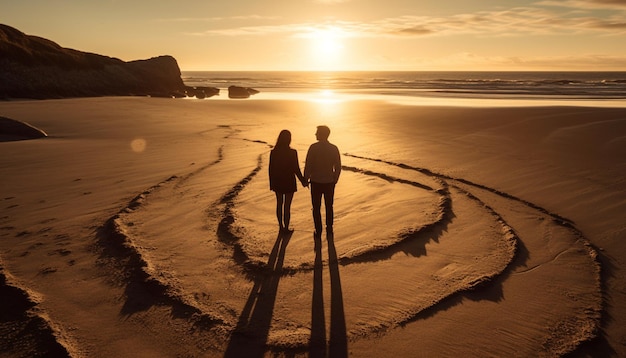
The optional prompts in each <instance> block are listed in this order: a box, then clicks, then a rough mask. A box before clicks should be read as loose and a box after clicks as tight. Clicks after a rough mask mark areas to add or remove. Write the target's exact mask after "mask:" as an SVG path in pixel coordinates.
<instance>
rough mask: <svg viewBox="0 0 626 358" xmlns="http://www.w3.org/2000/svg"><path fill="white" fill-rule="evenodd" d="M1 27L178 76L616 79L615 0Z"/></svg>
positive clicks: (52, 8) (39, 20)
mask: <svg viewBox="0 0 626 358" xmlns="http://www.w3.org/2000/svg"><path fill="white" fill-rule="evenodd" d="M0 23H2V24H5V25H9V26H12V27H15V28H17V29H18V30H20V31H22V32H24V33H26V34H29V35H35V36H40V37H44V38H47V39H49V40H52V41H54V42H56V43H58V44H59V45H61V46H62V47H68V48H73V49H76V50H80V51H86V52H93V53H98V54H102V55H107V56H111V57H116V58H120V59H122V60H125V61H130V60H138V59H146V58H151V57H155V56H159V55H171V56H174V57H175V58H176V60H177V61H178V65H179V67H180V68H181V70H183V71H192V70H207V71H252V70H277V71H300V70H315V71H318V70H321V71H345V70H354V71H361V70H363V71H366V70H375V71H377V70H381V71H422V70H423V71H436V70H441V71H468V70H476V71H555V70H561V71H567V70H575V71H614V70H616V71H626V0H436V1H433V0H382V1H379V0H219V1H216V0H203V1H197V0H186V1H172V0H168V1H162V0H90V1H85V0H19V1H18V0H0Z"/></svg>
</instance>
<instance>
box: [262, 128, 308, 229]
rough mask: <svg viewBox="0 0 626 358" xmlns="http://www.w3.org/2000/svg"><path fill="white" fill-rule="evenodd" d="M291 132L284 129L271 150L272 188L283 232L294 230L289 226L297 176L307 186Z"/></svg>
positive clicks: (270, 171) (277, 215) (277, 216)
mask: <svg viewBox="0 0 626 358" xmlns="http://www.w3.org/2000/svg"><path fill="white" fill-rule="evenodd" d="M290 144H291V132H290V131H288V130H286V129H284V130H282V131H281V132H280V134H279V135H278V139H277V140H276V145H275V146H274V149H272V151H271V152H270V167H269V175H270V190H272V191H274V193H276V218H277V219H278V225H279V226H280V231H281V232H286V231H289V232H291V231H293V230H292V229H290V228H289V220H290V219H291V201H292V200H293V194H294V193H295V192H296V191H297V190H298V188H297V186H296V176H297V177H298V179H300V183H302V186H307V183H306V182H305V181H304V176H303V175H302V172H301V171H300V164H299V163H298V152H297V151H296V150H295V149H292V148H291V147H290V146H289V145H290Z"/></svg>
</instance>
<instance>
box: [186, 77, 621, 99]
mask: <svg viewBox="0 0 626 358" xmlns="http://www.w3.org/2000/svg"><path fill="white" fill-rule="evenodd" d="M183 81H184V82H185V83H186V84H187V85H190V86H212V87H224V86H228V85H230V84H237V85H242V86H246V87H254V88H259V89H265V90H278V91H280V90H290V89H297V90H311V91H319V90H324V89H334V90H342V91H368V90H369V91H371V90H378V91H384V90H412V91H422V92H428V93H448V94H472V93H474V94H483V95H484V94H492V95H509V96H512V95H516V96H519V95H537V96H541V95H544V96H574V97H583V98H614V99H624V98H626V94H625V93H626V73H624V72H330V73H326V72H321V73H320V72H198V71H196V72H183Z"/></svg>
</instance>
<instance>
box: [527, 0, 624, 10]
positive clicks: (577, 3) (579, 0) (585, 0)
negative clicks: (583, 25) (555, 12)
mask: <svg viewBox="0 0 626 358" xmlns="http://www.w3.org/2000/svg"><path fill="white" fill-rule="evenodd" d="M536 4H537V5H543V6H555V7H567V8H573V9H617V10H626V0H545V1H540V2H537V3H536Z"/></svg>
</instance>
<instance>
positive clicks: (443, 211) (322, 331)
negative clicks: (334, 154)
mask: <svg viewBox="0 0 626 358" xmlns="http://www.w3.org/2000/svg"><path fill="white" fill-rule="evenodd" d="M227 143H228V144H227V145H225V146H222V147H220V149H219V151H218V153H219V155H218V159H217V160H216V161H214V162H211V163H208V164H207V165H204V166H202V167H201V168H199V169H197V170H195V171H194V172H192V173H190V174H189V175H187V176H182V177H172V178H170V179H168V180H167V181H164V182H162V183H160V184H158V185H156V186H155V187H153V188H151V189H150V190H148V191H146V192H144V193H142V194H140V195H139V196H138V197H137V198H136V199H135V200H133V202H131V203H130V204H129V206H128V208H126V209H125V210H123V211H122V212H120V213H119V214H118V215H117V216H116V217H114V218H113V220H112V221H113V222H114V224H115V225H114V226H115V228H114V231H115V233H116V234H118V235H119V236H122V237H123V240H124V241H125V244H124V246H125V247H127V248H132V250H134V251H135V255H136V256H138V257H140V258H141V267H140V270H141V271H142V272H143V273H144V274H145V275H146V276H147V277H149V279H150V280H151V282H152V283H158V284H159V285H161V286H162V287H163V290H162V291H163V292H164V294H165V295H166V296H168V297H169V298H170V299H173V300H174V301H175V302H179V304H180V303H182V304H184V305H185V306H188V307H191V308H193V310H196V311H197V312H199V313H200V315H198V316H199V317H201V318H202V320H203V321H209V322H212V323H211V324H212V325H217V326H219V327H221V328H220V330H221V331H222V332H227V334H228V339H229V343H228V349H227V353H228V352H230V353H231V354H232V353H233V352H235V351H237V349H236V348H237V347H239V346H241V347H252V348H254V347H256V348H258V349H259V350H260V351H264V350H265V349H267V348H270V349H272V350H274V351H290V350H294V349H295V350H306V349H307V348H309V349H312V348H311V347H313V346H315V345H322V346H327V345H330V346H332V344H333V339H334V340H335V343H336V342H337V341H339V342H340V345H341V346H343V348H346V347H347V342H353V341H357V340H359V339H363V338H367V337H370V336H372V335H377V336H378V337H379V339H380V337H383V336H384V334H385V333H386V332H390V331H392V330H394V329H396V328H398V327H405V328H410V327H411V326H419V325H420V324H422V323H423V321H422V320H423V319H425V318H431V317H436V316H437V314H438V313H441V314H444V315H445V314H447V313H448V312H447V311H449V310H451V309H452V308H454V307H455V306H457V305H455V304H454V302H463V295H464V293H463V292H468V291H471V292H472V293H473V296H471V300H472V301H475V302H478V303H477V305H479V307H481V308H478V310H479V312H478V313H476V312H473V313H472V312H470V314H469V316H474V317H477V316H482V313H484V311H482V310H485V308H484V307H489V308H488V311H489V312H491V313H492V314H491V315H490V316H489V319H484V322H483V321H480V322H476V321H472V330H471V332H468V331H467V330H466V328H464V327H465V326H464V325H463V324H459V325H451V326H449V327H447V329H446V330H445V331H441V330H439V331H437V330H435V331H432V332H431V331H430V330H428V329H425V330H423V331H421V334H431V335H437V336H435V337H431V338H430V339H433V341H436V340H441V339H444V338H442V337H447V338H445V339H448V341H449V344H450V345H453V344H456V345H458V346H461V347H469V346H472V347H473V349H474V350H475V351H476V352H479V351H482V352H490V353H492V354H491V355H495V356H507V355H508V356H510V355H542V354H543V355H547V356H557V355H562V354H565V353H567V352H571V351H573V350H574V349H575V348H576V347H577V346H578V345H579V344H580V343H581V342H583V341H585V340H588V339H591V338H592V337H594V336H595V335H596V334H597V327H598V326H599V312H600V311H601V306H602V297H601V296H602V295H601V290H600V284H599V265H598V263H597V260H596V255H597V254H596V252H595V251H594V250H593V248H591V247H590V246H589V244H588V241H587V240H586V239H585V238H584V236H583V235H582V233H580V231H578V230H577V229H576V228H575V226H574V225H573V223H571V222H570V221H568V220H567V219H565V218H562V217H560V216H558V215H557V214H554V213H551V212H549V211H547V210H546V209H543V208H541V207H539V206H537V205H535V204H533V203H530V202H527V201H524V200H522V199H520V198H517V197H515V196H512V195H510V194H508V193H505V192H501V191H498V190H496V189H493V188H489V187H487V186H484V185H481V184H477V183H473V182H471V181H469V180H466V179H464V178H453V177H449V176H446V175H443V174H437V173H433V172H431V171H430V170H428V169H424V168H416V167H411V166H410V165H407V164H403V163H394V162H390V161H385V160H382V159H377V158H366V157H360V156H356V155H349V154H344V158H345V159H346V161H345V163H344V164H345V166H344V170H345V176H344V174H342V180H347V181H348V182H349V181H352V182H354V183H358V188H357V189H356V190H351V189H350V188H349V187H344V188H343V189H342V190H343V193H342V192H341V191H338V192H337V196H336V199H337V200H336V203H335V208H336V213H337V216H336V219H337V220H336V224H335V225H336V226H335V236H334V237H328V238H325V239H326V240H316V239H314V238H313V234H312V230H311V231H308V230H307V229H299V230H296V232H295V233H294V234H292V235H288V236H281V235H278V236H277V234H276V232H275V230H271V229H269V230H268V229H267V228H265V226H266V223H265V222H264V221H265V216H263V219H262V220H260V219H259V215H261V214H259V213H260V212H267V211H268V208H267V207H266V206H267V205H269V206H270V207H271V205H272V203H273V200H274V198H273V195H271V193H270V192H269V190H268V189H267V187H266V183H265V182H264V180H266V178H265V176H263V175H258V174H259V173H263V172H264V171H263V169H264V168H266V164H265V163H264V161H263V157H264V155H267V143H264V142H261V141H247V143H244V144H241V141H237V140H235V141H227ZM259 144H263V145H261V146H260V145H259ZM224 173H228V178H227V179H220V180H215V178H218V177H220V176H223V175H224ZM238 178H239V179H238ZM224 182H229V183H231V184H229V185H231V186H230V187H228V186H224V184H223V183H224ZM304 193H306V191H305V192H304ZM298 195H299V196H305V195H303V193H298ZM342 196H343V197H342ZM370 198H371V200H368V199H370ZM396 199H397V200H398V204H396V203H395V201H396ZM342 200H343V202H344V203H346V202H348V203H349V207H345V208H342V209H341V210H339V209H340V208H341V205H342V204H341V202H342ZM268 202H269V204H268ZM394 205H397V207H394ZM270 209H271V208H270ZM356 209H358V210H356ZM411 209H414V210H413V211H411ZM395 210H398V211H399V212H401V213H402V216H400V217H397V218H395V219H394V220H392V221H391V223H392V225H390V226H389V227H385V226H384V223H383V222H384V221H385V220H386V219H385V220H382V221H378V219H379V218H381V217H382V218H385V217H389V218H392V217H393V212H394V211H395ZM269 211H270V213H269V214H268V216H267V218H269V221H270V222H273V220H275V218H273V216H272V213H271V210H269ZM299 211H300V212H301V214H300V215H303V217H306V220H307V223H308V222H309V221H310V218H309V215H310V210H309V209H308V204H306V205H304V206H303V207H302V208H300V209H299ZM341 211H343V213H342V212H341ZM180 212H185V213H187V214H186V215H184V216H180V215H178V216H177V215H176V213H180ZM263 215H265V214H263ZM297 215H298V214H297ZM297 215H296V216H297ZM389 215H391V216H389ZM155 218H158V220H155ZM294 219H296V218H294ZM420 220H421V221H420ZM342 223H343V224H345V226H342ZM309 224H310V223H309ZM367 224H371V227H370V228H367V227H366V226H367ZM272 225H274V224H272ZM259 228H260V230H259ZM180 232H184V237H181V235H180ZM342 235H343V236H342ZM172 237H175V238H177V239H178V240H172ZM328 278H330V280H329V279H328ZM329 296H330V297H329ZM455 296H456V297H457V298H458V297H459V296H461V297H460V301H458V300H451V301H450V300H449V299H450V298H451V297H455ZM446 300H448V302H453V303H452V304H450V303H447V304H442V303H444V302H446ZM528 302H532V303H533V304H532V305H529V304H528ZM555 303H557V304H556V305H555ZM481 304H482V306H480V305H481ZM458 306H459V308H458V309H459V310H461V311H463V310H471V309H472V308H471V307H473V305H463V304H461V305H458ZM329 309H330V310H329ZM465 313H466V314H467V312H465ZM324 317H330V322H327V321H325V319H324ZM533 320H540V321H541V322H542V323H541V325H537V326H533V327H526V328H525V329H526V331H525V335H526V339H525V340H515V339H506V340H503V342H501V343H498V342H495V341H494V340H493V339H489V337H491V336H490V335H488V334H486V333H485V332H493V331H505V330H507V329H509V328H510V327H515V326H516V325H517V322H531V321H533ZM459 330H461V331H459ZM327 332H330V335H331V336H330V338H329V339H330V340H329V341H327V339H328V337H327V334H326V333H327ZM485 337H487V338H485ZM422 338H423V339H426V340H427V339H428V338H427V337H425V336H424V337H422ZM320 342H322V343H320ZM252 348H245V349H252ZM245 349H244V351H243V352H240V353H250V352H251V350H248V351H245ZM540 353H542V354H540ZM227 355H228V354H227ZM233 356H234V355H233Z"/></svg>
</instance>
